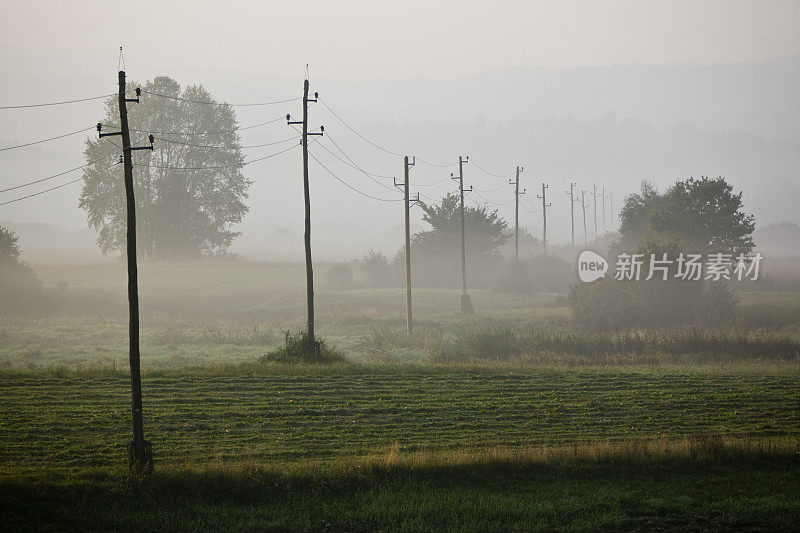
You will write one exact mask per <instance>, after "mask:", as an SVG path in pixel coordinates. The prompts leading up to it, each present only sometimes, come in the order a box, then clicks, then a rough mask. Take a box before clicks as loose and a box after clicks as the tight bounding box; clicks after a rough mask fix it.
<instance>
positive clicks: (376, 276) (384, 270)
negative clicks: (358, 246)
mask: <svg viewBox="0 0 800 533" xmlns="http://www.w3.org/2000/svg"><path fill="white" fill-rule="evenodd" d="M359 265H360V266H361V271H362V272H364V275H365V276H366V278H367V282H368V283H369V284H370V285H372V286H373V287H385V286H386V285H388V284H389V283H390V282H391V279H392V269H391V267H390V265H389V258H388V257H386V256H385V255H384V254H383V253H381V252H377V251H375V250H370V251H369V253H367V254H364V257H362V258H361V260H360V261H359Z"/></svg>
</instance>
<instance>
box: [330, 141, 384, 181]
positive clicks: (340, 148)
mask: <svg viewBox="0 0 800 533" xmlns="http://www.w3.org/2000/svg"><path fill="white" fill-rule="evenodd" d="M324 137H325V138H327V139H328V140H329V141H330V142H332V143H333V145H334V146H335V147H336V148H337V149H338V150H339V152H341V153H342V155H343V156H345V157H346V158H347V160H348V161H350V162H351V163H352V166H353V168H355V169H356V170H360V171H361V172H363V173H364V174H367V175H369V176H375V177H376V178H384V179H390V180H391V179H394V178H395V176H384V175H381V174H376V173H374V172H367V171H366V170H364V169H363V168H361V167H359V166H358V165H356V162H355V161H353V158H351V157H350V156H349V155H347V154H346V153H345V151H344V150H342V147H341V146H339V145H338V144H337V143H336V141H334V140H333V137H331V135H330V132H325V135H324ZM320 146H322V145H321V144H320ZM322 148H325V147H324V146H322ZM329 152H330V151H329ZM331 155H333V154H331ZM334 157H336V156H335V155H334ZM337 159H339V158H338V157H337ZM339 160H340V161H341V159H339Z"/></svg>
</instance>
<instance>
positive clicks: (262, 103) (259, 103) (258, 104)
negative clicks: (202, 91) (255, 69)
mask: <svg viewBox="0 0 800 533" xmlns="http://www.w3.org/2000/svg"><path fill="white" fill-rule="evenodd" d="M142 92H143V93H145V94H150V95H153V96H158V97H160V98H167V99H169V100H178V101H181V102H189V103H192V104H206V105H218V106H226V105H227V106H231V107H254V106H264V105H274V104H285V103H287V102H294V101H296V100H302V99H301V98H297V97H295V98H287V99H285V100H275V101H272V102H257V103H252V104H229V103H227V102H211V101H205V100H192V99H191V98H181V97H180V96H170V95H168V94H161V93H156V92H152V91H145V90H144V89H142Z"/></svg>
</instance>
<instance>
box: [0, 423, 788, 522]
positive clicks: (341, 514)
mask: <svg viewBox="0 0 800 533" xmlns="http://www.w3.org/2000/svg"><path fill="white" fill-rule="evenodd" d="M799 446H800V445H799V443H798V442H797V441H794V442H792V441H788V440H775V439H772V440H758V441H745V440H741V439H740V440H730V441H725V440H722V439H684V440H680V441H659V442H651V443H648V442H641V441H634V442H626V443H622V444H606V443H599V444H594V445H588V446H575V447H562V448H525V449H493V450H489V451H487V452H483V453H469V452H466V453H463V452H462V453H458V454H447V455H433V454H420V453H416V454H401V453H399V452H397V449H396V448H394V447H393V448H389V449H388V450H387V451H386V452H385V453H384V454H383V455H379V456H373V457H369V458H365V459H362V460H349V461H338V462H335V463H329V464H315V463H303V464H300V465H298V464H297V463H294V464H292V465H288V466H286V465H270V466H259V465H254V464H239V465H235V466H232V467H231V466H229V467H225V468H220V467H211V468H209V467H200V468H197V467H183V468H161V469H159V470H158V471H157V472H156V474H155V475H153V476H150V477H148V478H145V479H131V478H128V477H127V476H126V475H125V474H124V473H122V472H119V471H118V472H112V473H108V472H87V473H84V474H83V475H75V476H72V477H56V476H50V477H45V478H39V479H35V480H21V479H18V478H3V479H0V516H2V521H3V523H2V524H0V525H5V526H6V527H7V528H8V529H16V530H20V529H35V530H42V529H47V530H49V529H53V530H64V529H70V530H72V529H74V530H103V531H106V530H119V529H123V530H129V529H140V530H203V531H207V530H247V531H249V530H259V531H263V530H276V531H285V530H316V531H318V530H336V531H340V530H341V531H363V530H392V531H430V530H453V531H454V530H467V531H508V530H553V529H559V530H564V529H570V530H573V529H579V530H586V529H592V530H595V529H613V530H642V529H647V530H651V529H657V530H676V529H677V530H707V529H714V530H718V529H722V530H792V529H793V528H794V527H796V525H797V522H798V520H800V493H798V491H797V490H796V488H797V482H798V480H800V459H798V451H799V450H800V447H799Z"/></svg>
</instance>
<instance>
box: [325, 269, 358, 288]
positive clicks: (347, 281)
mask: <svg viewBox="0 0 800 533" xmlns="http://www.w3.org/2000/svg"><path fill="white" fill-rule="evenodd" d="M325 281H326V282H327V283H328V284H329V285H331V286H332V287H335V288H336V289H339V290H345V289H349V288H351V287H352V286H353V269H352V268H350V265H348V264H347V263H334V264H332V265H331V266H330V267H328V270H327V271H326V272H325Z"/></svg>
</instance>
